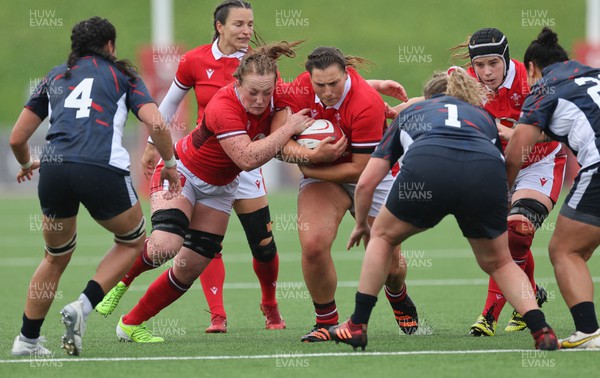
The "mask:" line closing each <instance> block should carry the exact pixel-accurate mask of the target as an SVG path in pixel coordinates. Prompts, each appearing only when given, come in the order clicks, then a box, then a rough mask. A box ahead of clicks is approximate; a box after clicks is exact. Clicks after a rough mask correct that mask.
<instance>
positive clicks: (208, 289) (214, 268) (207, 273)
mask: <svg viewBox="0 0 600 378" xmlns="http://www.w3.org/2000/svg"><path fill="white" fill-rule="evenodd" d="M222 257H223V255H222V254H220V253H217V254H216V255H215V257H214V258H213V259H212V261H211V262H210V263H209V264H208V266H207V267H206V269H204V272H202V274H201V275H200V282H201V283H202V290H203V291H204V296H205V297H206V303H208V308H209V311H210V313H211V314H212V316H215V315H219V316H222V317H224V318H225V317H227V315H226V314H225V308H224V307H223V285H224V284H225V265H224V264H223V258H222Z"/></svg>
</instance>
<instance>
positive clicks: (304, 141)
mask: <svg viewBox="0 0 600 378" xmlns="http://www.w3.org/2000/svg"><path fill="white" fill-rule="evenodd" d="M343 135H344V132H343V131H342V129H341V128H340V127H338V126H336V125H334V124H333V123H331V121H329V120H326V119H317V120H315V122H314V123H313V124H312V125H310V126H309V127H307V128H306V130H304V131H303V132H302V133H300V134H298V135H296V137H295V138H294V139H295V140H296V142H298V144H300V145H302V146H304V147H306V148H309V149H311V150H312V149H313V148H316V147H317V146H318V145H319V143H321V141H322V140H323V139H325V138H327V137H334V138H335V140H334V141H333V143H337V141H338V140H340V138H341V137H342V136H343Z"/></svg>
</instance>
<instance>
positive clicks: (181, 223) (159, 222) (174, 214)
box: [150, 209, 190, 238]
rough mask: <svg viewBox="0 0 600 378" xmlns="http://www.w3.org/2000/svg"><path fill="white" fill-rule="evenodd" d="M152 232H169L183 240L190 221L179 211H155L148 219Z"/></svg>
mask: <svg viewBox="0 0 600 378" xmlns="http://www.w3.org/2000/svg"><path fill="white" fill-rule="evenodd" d="M150 221H151V222H152V231H154V230H159V231H165V232H170V233H171V234H175V235H179V236H181V237H182V238H185V234H186V231H187V228H188V226H189V224H190V220H189V219H188V217H187V216H186V215H185V213H184V212H183V211H181V210H179V209H164V210H157V211H155V212H154V214H152V217H151V218H150Z"/></svg>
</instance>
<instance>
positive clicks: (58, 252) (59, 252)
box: [46, 233, 77, 256]
mask: <svg viewBox="0 0 600 378" xmlns="http://www.w3.org/2000/svg"><path fill="white" fill-rule="evenodd" d="M76 245H77V233H75V234H74V235H73V237H72V238H71V240H69V241H68V242H66V243H65V244H63V245H59V246H58V247H50V246H49V245H46V252H48V254H49V255H51V256H64V255H68V254H69V253H71V252H73V251H74V250H75V246H76Z"/></svg>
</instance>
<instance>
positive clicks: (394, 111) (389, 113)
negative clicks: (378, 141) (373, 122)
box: [385, 96, 425, 119]
mask: <svg viewBox="0 0 600 378" xmlns="http://www.w3.org/2000/svg"><path fill="white" fill-rule="evenodd" d="M423 100H425V97H423V96H419V97H413V98H411V99H410V100H408V101H406V102H404V103H402V104H398V105H396V106H389V105H388V104H387V103H386V104H385V105H386V106H385V118H389V119H394V118H396V117H398V116H399V115H400V113H402V111H403V110H404V109H406V108H408V107H409V106H411V105H413V104H415V103H417V102H419V101H423Z"/></svg>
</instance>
